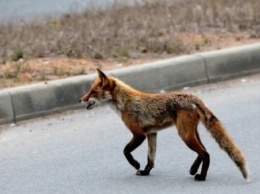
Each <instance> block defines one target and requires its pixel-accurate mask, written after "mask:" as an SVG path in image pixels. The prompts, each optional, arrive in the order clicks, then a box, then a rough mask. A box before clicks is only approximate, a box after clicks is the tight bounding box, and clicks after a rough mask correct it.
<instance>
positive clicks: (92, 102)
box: [79, 99, 96, 110]
mask: <svg viewBox="0 0 260 194" xmlns="http://www.w3.org/2000/svg"><path fill="white" fill-rule="evenodd" d="M79 103H82V104H85V105H86V109H88V110H90V109H92V108H94V105H95V106H96V100H95V99H89V100H82V99H79Z"/></svg>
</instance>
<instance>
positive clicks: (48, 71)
mask: <svg viewBox="0 0 260 194" xmlns="http://www.w3.org/2000/svg"><path fill="white" fill-rule="evenodd" d="M181 37H182V39H183V40H184V42H185V43H186V44H187V45H188V44H190V43H191V42H192V44H191V45H193V47H194V48H191V49H190V50H189V51H188V53H183V54H192V53H198V52H204V51H211V50H219V49H223V48H229V47H235V46H241V45H246V44H251V43H256V42H260V40H259V39H256V38H252V37H247V36H246V35H243V34H236V35H232V34H230V35H228V36H224V35H219V36H216V35H214V36H207V37H205V36H203V35H192V34H182V35H181ZM205 40H206V41H205ZM175 56H176V55H175ZM169 57H174V56H172V55H168V54H162V55H161V56H159V57H158V55H157V56H156V57H154V56H149V55H148V56H145V57H141V58H137V59H134V58H125V59H123V60H122V59H120V61H119V60H117V59H115V60H112V59H106V58H103V59H100V60H94V59H86V58H84V59H75V58H67V57H59V58H38V59H29V60H26V59H20V60H18V61H17V62H15V61H11V62H10V61H9V62H5V63H4V64H0V89H3V88H6V87H15V86H20V85H24V84H30V83H36V82H46V83H47V82H48V81H49V80H55V79H61V78H65V77H69V76H77V75H82V74H91V73H94V72H95V71H96V68H100V69H102V70H104V71H107V70H112V69H118V68H125V67H128V66H133V65H140V64H144V63H148V62H154V61H157V60H161V59H164V58H169Z"/></svg>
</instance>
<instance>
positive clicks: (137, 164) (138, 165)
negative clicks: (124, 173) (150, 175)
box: [132, 161, 140, 170]
mask: <svg viewBox="0 0 260 194" xmlns="http://www.w3.org/2000/svg"><path fill="white" fill-rule="evenodd" d="M132 165H133V167H134V168H135V169H136V170H139V169H140V164H139V162H137V161H134V162H133V164H132Z"/></svg>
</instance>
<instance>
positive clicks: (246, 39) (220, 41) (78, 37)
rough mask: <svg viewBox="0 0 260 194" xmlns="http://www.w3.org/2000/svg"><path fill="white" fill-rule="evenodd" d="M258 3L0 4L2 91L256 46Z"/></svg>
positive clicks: (75, 0) (83, 0)
mask: <svg viewBox="0 0 260 194" xmlns="http://www.w3.org/2000/svg"><path fill="white" fill-rule="evenodd" d="M259 10H260V1H258V0H247V1H243V0H215V1H209V0H45V1H40V0H22V1H21V0H0V89H1V88H5V87H13V86H17V85H22V84H28V83H33V82H39V81H48V80H52V79H59V78H64V77H68V76H75V75H82V74H88V73H93V72H94V71H95V69H96V68H97V67H98V68H101V69H103V70H110V69H115V68H123V67H127V66H130V65H137V64H142V63H147V62H152V61H156V60H160V59H163V58H169V57H173V56H177V55H184V54H192V53H196V52H203V51H210V50H217V49H222V48H226V47H233V46H239V45H244V44H250V43H255V42H259V38H260V12H259Z"/></svg>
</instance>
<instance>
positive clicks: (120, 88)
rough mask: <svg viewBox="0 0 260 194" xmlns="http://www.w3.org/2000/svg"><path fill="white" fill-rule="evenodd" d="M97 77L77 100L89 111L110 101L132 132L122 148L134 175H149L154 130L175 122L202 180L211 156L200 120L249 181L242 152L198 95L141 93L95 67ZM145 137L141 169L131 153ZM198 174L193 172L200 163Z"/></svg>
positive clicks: (192, 167)
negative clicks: (144, 162) (194, 155)
mask: <svg viewBox="0 0 260 194" xmlns="http://www.w3.org/2000/svg"><path fill="white" fill-rule="evenodd" d="M97 71H98V78H97V79H96V80H95V82H94V83H93V85H92V87H91V88H90V91H89V92H88V93H87V94H86V95H84V96H83V97H82V98H81V99H80V100H79V102H80V103H85V104H86V109H88V110H90V109H92V108H94V107H96V106H97V105H99V104H104V103H105V104H110V105H111V106H112V107H113V108H114V109H115V110H116V111H117V112H118V113H119V114H120V115H121V118H122V120H123V122H124V123H125V125H126V126H127V127H128V128H129V130H130V131H131V132H132V134H133V137H132V139H131V141H130V142H129V143H128V144H127V145H126V146H125V148H124V155H125V157H126V159H127V160H128V162H129V163H130V164H131V165H132V166H133V167H134V168H135V169H136V170H137V173H136V174H137V175H141V176H142V175H149V174H150V171H151V170H152V168H153V167H154V161H155V155H156V136H157V132H158V131H160V130H162V129H164V128H166V127H169V126H172V125H176V128H177V130H178V134H179V135H180V137H181V138H182V140H183V141H184V142H185V144H186V145H187V146H188V147H189V148H190V149H191V150H193V151H195V152H196V153H197V154H198V156H197V158H196V159H195V161H194V162H193V164H192V166H191V168H190V171H189V172H190V174H191V175H195V180H197V181H205V180H206V177H207V172H208V168H209V164H210V155H209V153H208V152H207V150H206V148H205V147H204V145H203V144H202V142H201V140H200V136H199V133H198V130H197V126H198V123H199V121H201V122H202V123H203V124H204V126H205V127H206V128H207V130H208V131H209V132H210V133H211V135H212V136H213V137H214V138H215V140H216V142H217V143H218V144H219V146H220V148H222V149H223V150H224V151H225V152H226V153H227V154H228V155H229V157H230V158H231V159H232V160H233V161H234V163H235V164H236V165H237V167H238V168H239V170H240V171H241V173H242V175H243V177H244V178H245V179H246V180H249V172H248V170H247V164H246V163H247V162H246V158H245V156H244V154H243V152H242V151H241V150H240V148H239V147H238V146H237V145H236V144H235V143H234V141H233V140H232V138H231V137H230V136H229V135H228V134H227V132H226V130H225V129H224V127H223V125H222V124H221V122H220V121H219V120H218V119H217V117H216V116H215V115H214V114H213V113H212V112H211V111H210V110H209V109H208V108H207V106H206V105H205V104H204V103H203V102H202V100H201V99H200V98H198V97H197V96H195V95H192V94H189V93H184V92H171V93H164V94H151V93H143V92H140V91H138V90H135V89H133V88H131V87H130V86H128V85H127V84H125V83H123V82H122V81H120V80H119V79H116V78H114V77H108V76H106V75H105V74H104V73H103V72H102V71H101V70H99V69H97ZM146 138H147V140H148V162H147V165H146V167H145V168H144V170H140V164H139V162H138V161H136V160H135V159H134V157H133V156H132V154H131V152H132V151H133V150H135V149H136V148H137V147H138V146H140V145H141V144H142V142H143V141H144V140H145V139H146ZM201 163H202V168H201V172H200V174H196V173H197V171H198V169H199V167H200V165H201Z"/></svg>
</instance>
